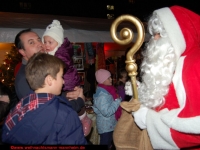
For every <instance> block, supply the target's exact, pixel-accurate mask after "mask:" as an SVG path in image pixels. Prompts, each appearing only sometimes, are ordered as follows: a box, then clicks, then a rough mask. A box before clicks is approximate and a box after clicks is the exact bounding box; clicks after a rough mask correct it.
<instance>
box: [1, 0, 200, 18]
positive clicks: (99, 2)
mask: <svg viewBox="0 0 200 150" xmlns="http://www.w3.org/2000/svg"><path fill="white" fill-rule="evenodd" d="M107 5H114V10H107ZM172 5H180V6H184V7H186V8H189V9H191V10H193V11H194V12H196V13H198V14H200V4H199V0H53V1H52V0H1V2H0V11H5V12H18V13H33V14H51V15H64V16H76V17H89V18H104V19H106V18H107V14H114V18H116V17H118V16H120V15H122V14H131V15H134V16H136V17H138V18H139V19H141V20H142V21H146V20H147V19H148V16H149V15H150V14H151V12H152V11H153V10H155V9H158V8H161V7H165V6H167V7H170V6H172ZM114 18H113V19H114Z"/></svg>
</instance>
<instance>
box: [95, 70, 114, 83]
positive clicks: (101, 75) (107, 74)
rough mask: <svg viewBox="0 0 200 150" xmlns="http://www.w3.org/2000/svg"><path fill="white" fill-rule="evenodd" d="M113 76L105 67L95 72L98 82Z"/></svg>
mask: <svg viewBox="0 0 200 150" xmlns="http://www.w3.org/2000/svg"><path fill="white" fill-rule="evenodd" d="M110 76H111V74H110V72H109V71H108V70H105V69H99V70H97V71H96V73H95V77H96V80H97V82H98V83H100V84H102V83H103V82H104V81H106V80H107V79H108V78H109V77H110Z"/></svg>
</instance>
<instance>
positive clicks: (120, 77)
mask: <svg viewBox="0 0 200 150" xmlns="http://www.w3.org/2000/svg"><path fill="white" fill-rule="evenodd" d="M127 79H128V73H127V71H126V70H125V69H119V71H118V73H117V83H116V84H115V88H116V89H117V93H118V94H119V96H120V97H121V98H122V101H124V100H125V97H126V94H125V89H124V87H125V83H126V82H127ZM121 114H122V108H121V107H120V106H119V107H118V109H117V111H116V112H115V117H116V119H117V120H119V118H120V116H121Z"/></svg>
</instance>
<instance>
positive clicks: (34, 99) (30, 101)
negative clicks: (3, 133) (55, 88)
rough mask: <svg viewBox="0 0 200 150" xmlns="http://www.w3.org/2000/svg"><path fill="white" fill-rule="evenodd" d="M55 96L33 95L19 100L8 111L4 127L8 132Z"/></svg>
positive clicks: (47, 94)
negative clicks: (28, 114)
mask: <svg viewBox="0 0 200 150" xmlns="http://www.w3.org/2000/svg"><path fill="white" fill-rule="evenodd" d="M53 97H55V95H53V94H49V93H34V94H30V95H28V96H27V97H25V98H23V99H21V101H20V102H19V103H18V104H17V105H16V106H15V108H14V109H13V110H12V111H10V113H9V114H8V116H7V118H6V122H5V125H6V127H7V128H8V130H9V131H10V130H11V129H12V128H13V127H14V126H15V125H16V124H17V123H18V122H20V121H21V120H22V119H23V117H24V116H25V115H26V114H27V113H29V112H31V111H33V110H36V109H37V108H39V107H40V106H41V105H43V104H45V103H46V102H47V101H49V100H51V99H52V98H53Z"/></svg>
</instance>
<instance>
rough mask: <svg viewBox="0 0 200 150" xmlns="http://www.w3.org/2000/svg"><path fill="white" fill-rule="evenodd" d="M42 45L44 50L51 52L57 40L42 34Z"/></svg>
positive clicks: (56, 44)
mask: <svg viewBox="0 0 200 150" xmlns="http://www.w3.org/2000/svg"><path fill="white" fill-rule="evenodd" d="M44 45H45V46H46V52H51V51H53V50H54V49H55V48H56V46H58V42H57V41H56V40H54V39H53V38H52V37H50V36H44Z"/></svg>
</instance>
